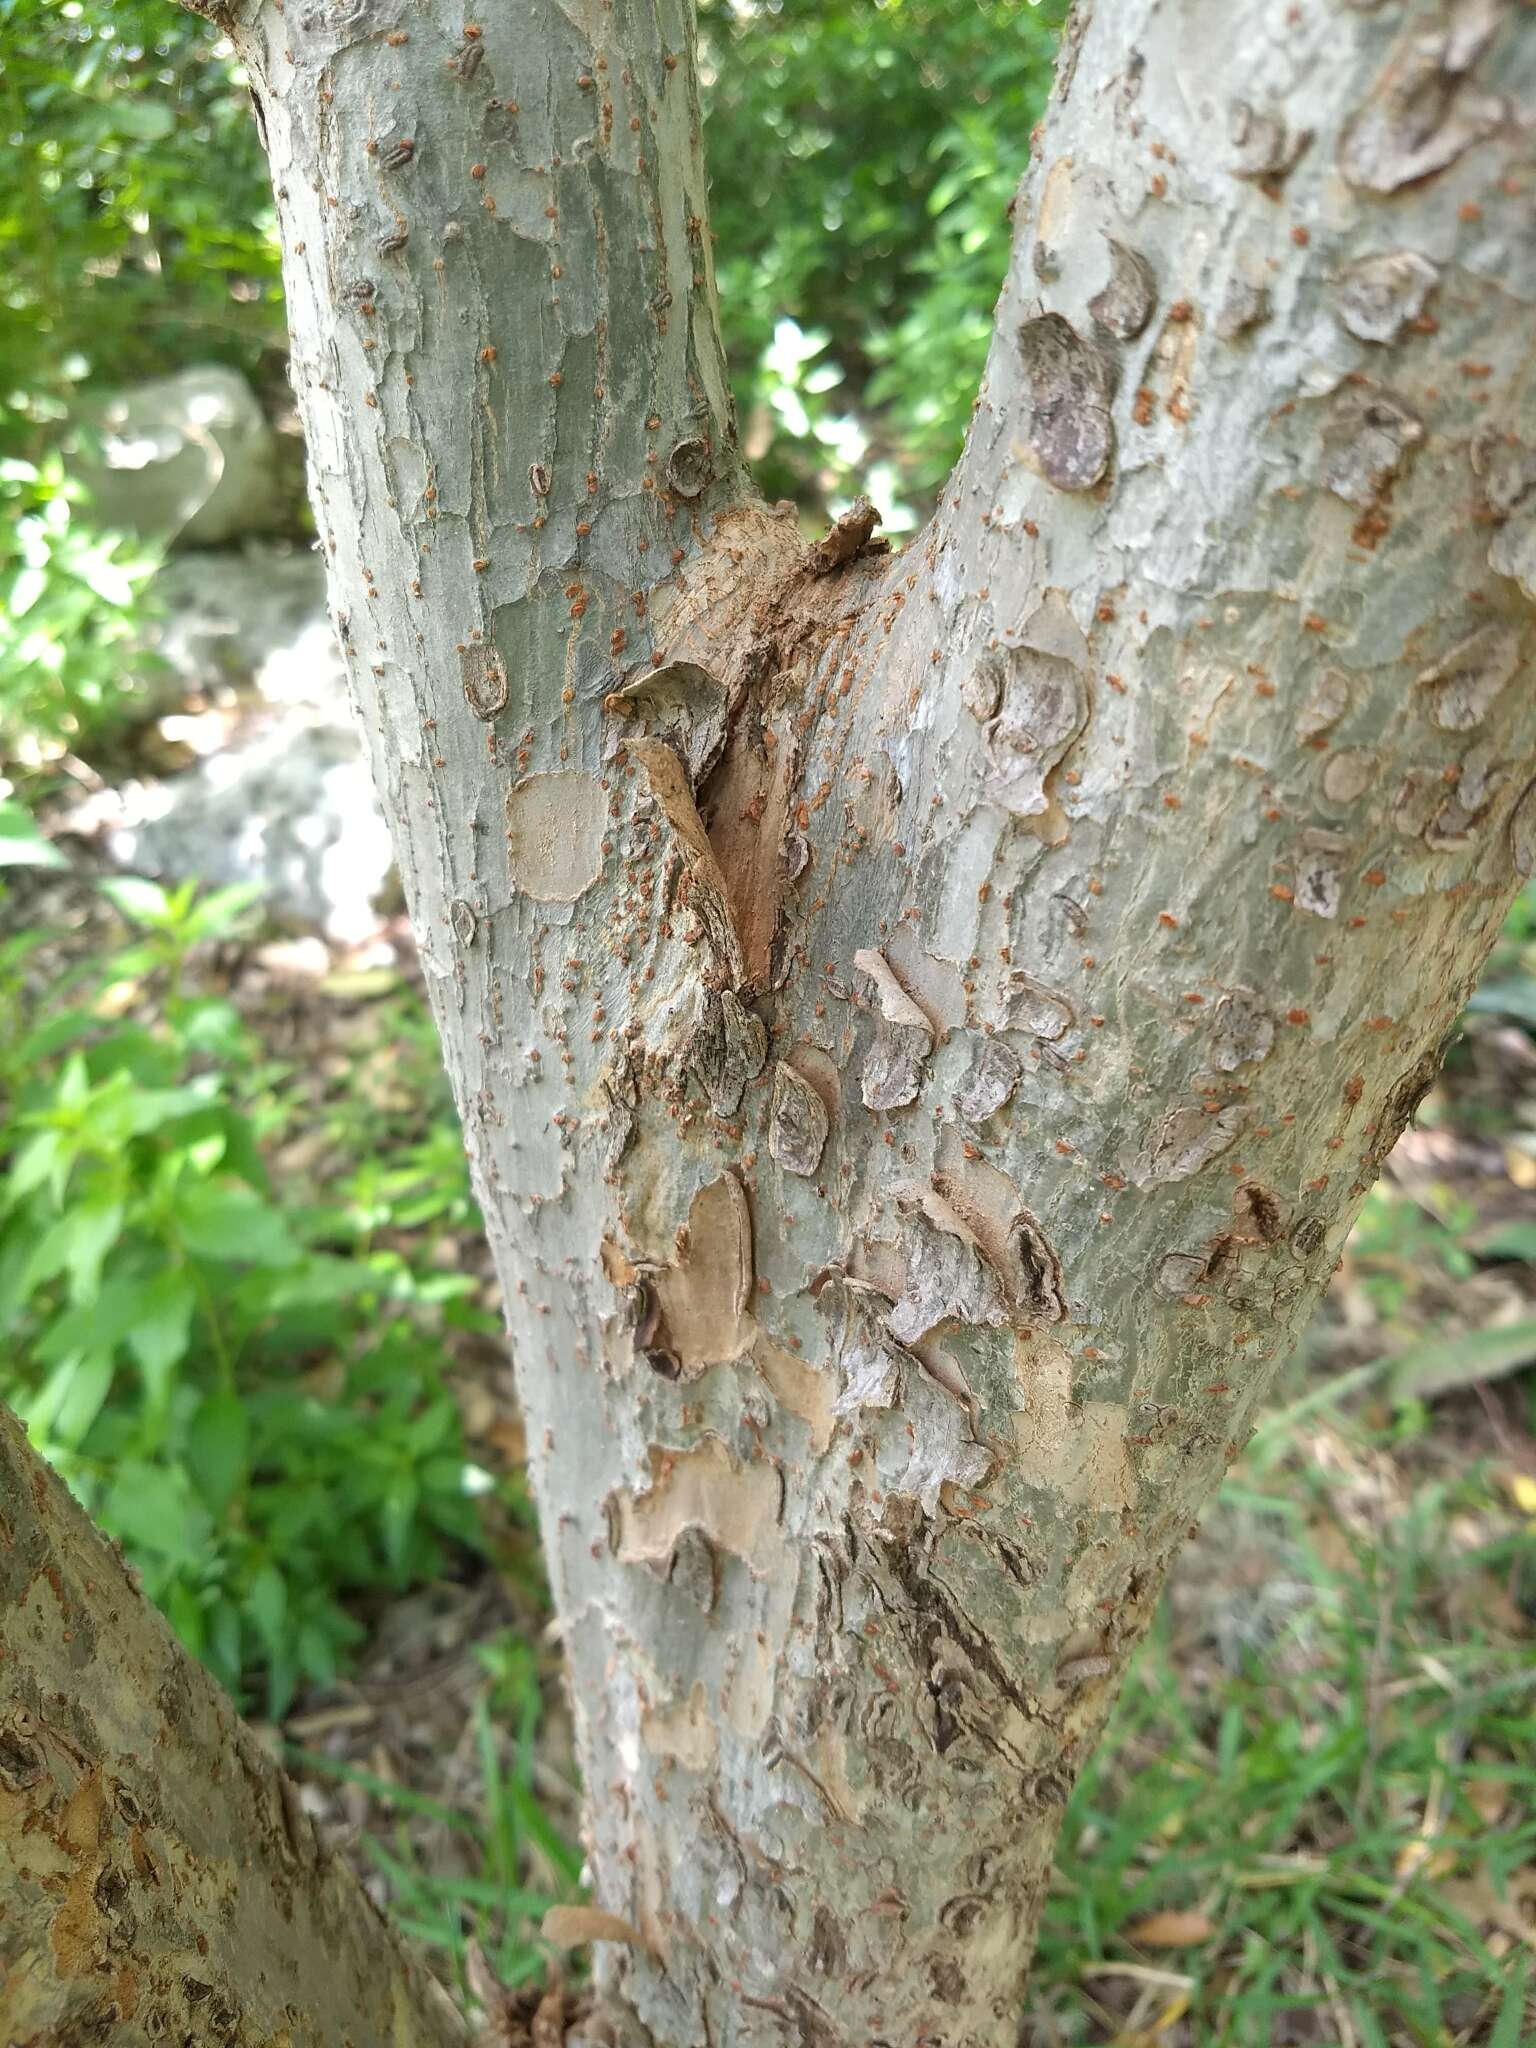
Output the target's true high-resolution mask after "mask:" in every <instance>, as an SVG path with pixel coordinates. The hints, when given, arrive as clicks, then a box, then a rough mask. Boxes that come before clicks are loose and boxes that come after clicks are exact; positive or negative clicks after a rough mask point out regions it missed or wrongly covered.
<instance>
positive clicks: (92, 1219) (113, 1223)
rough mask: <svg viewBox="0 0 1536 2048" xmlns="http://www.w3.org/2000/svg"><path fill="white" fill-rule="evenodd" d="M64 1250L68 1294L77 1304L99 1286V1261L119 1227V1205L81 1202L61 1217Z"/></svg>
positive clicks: (107, 1249)
mask: <svg viewBox="0 0 1536 2048" xmlns="http://www.w3.org/2000/svg"><path fill="white" fill-rule="evenodd" d="M61 1223H62V1225H63V1228H64V1232H65V1237H66V1241H67V1245H68V1250H67V1251H66V1254H65V1261H64V1263H65V1266H66V1268H67V1270H68V1273H69V1298H70V1300H71V1301H72V1302H73V1303H75V1304H76V1306H79V1305H80V1304H81V1303H83V1302H87V1301H89V1300H91V1299H92V1297H93V1296H94V1295H95V1294H96V1293H97V1292H98V1290H99V1288H100V1286H101V1262H102V1260H103V1259H104V1258H105V1257H106V1255H107V1253H108V1252H109V1251H110V1250H111V1248H112V1246H113V1245H114V1244H115V1243H116V1242H117V1238H118V1234H119V1232H120V1231H121V1230H122V1227H123V1205H122V1203H121V1202H118V1201H103V1200H101V1199H100V1198H97V1199H96V1200H94V1201H88V1202H82V1203H81V1204H80V1205H79V1206H78V1207H77V1208H73V1209H70V1210H68V1211H66V1213H65V1215H64V1216H63V1217H62V1218H61Z"/></svg>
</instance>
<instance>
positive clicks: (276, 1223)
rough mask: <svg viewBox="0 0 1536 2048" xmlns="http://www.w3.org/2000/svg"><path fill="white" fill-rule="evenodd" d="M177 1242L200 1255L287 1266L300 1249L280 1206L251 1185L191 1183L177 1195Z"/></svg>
mask: <svg viewBox="0 0 1536 2048" xmlns="http://www.w3.org/2000/svg"><path fill="white" fill-rule="evenodd" d="M176 1218H177V1223H178V1225H179V1227H180V1230H181V1236H182V1242H183V1243H184V1244H185V1245H186V1247H187V1250H188V1251H190V1252H193V1253H195V1254H196V1255H197V1256H198V1257H199V1258H204V1259H223V1260H227V1261H228V1262H229V1263H230V1264H231V1265H238V1266H291V1265H293V1264H294V1263H295V1262H296V1261H297V1260H298V1259H299V1258H300V1257H301V1256H302V1252H301V1249H300V1246H299V1244H298V1241H297V1240H296V1238H295V1237H294V1235H293V1232H292V1231H291V1230H290V1229H289V1228H288V1224H287V1221H286V1219H285V1218H284V1216H283V1215H282V1213H281V1211H280V1210H277V1209H274V1208H273V1207H272V1205H271V1204H270V1203H269V1202H264V1201H263V1200H262V1198H261V1196H260V1195H258V1194H257V1193H256V1192H255V1190H254V1189H253V1188H247V1187H207V1186H202V1185H198V1186H194V1187H191V1188H188V1189H184V1190H183V1191H182V1192H181V1193H179V1194H178V1196H177V1200H176Z"/></svg>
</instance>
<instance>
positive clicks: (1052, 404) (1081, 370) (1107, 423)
mask: <svg viewBox="0 0 1536 2048" xmlns="http://www.w3.org/2000/svg"><path fill="white" fill-rule="evenodd" d="M1019 355H1020V358H1021V360H1022V363H1023V367H1024V384H1025V403H1026V407H1027V417H1026V421H1025V430H1024V432H1025V438H1024V441H1023V443H1022V444H1016V445H1015V449H1014V452H1015V454H1016V455H1018V457H1019V458H1020V460H1021V461H1025V462H1028V463H1029V464H1030V466H1031V467H1032V468H1034V469H1037V470H1038V471H1039V472H1040V474H1041V475H1042V476H1043V477H1044V478H1045V479H1046V481H1047V483H1052V484H1054V485H1055V486H1056V488H1057V489H1058V490H1061V491H1087V490H1091V489H1092V488H1093V486H1094V485H1095V484H1096V483H1097V482H1098V481H1099V479H1100V478H1101V477H1102V476H1103V474H1104V472H1105V470H1106V469H1107V468H1108V467H1109V459H1110V456H1111V455H1112V453H1113V452H1114V445H1115V430H1114V424H1113V422H1112V420H1111V418H1110V411H1109V401H1110V391H1109V376H1108V373H1107V371H1106V370H1105V367H1104V362H1103V359H1102V357H1101V356H1100V355H1099V352H1098V350H1097V349H1096V348H1094V346H1093V345H1092V343H1091V342H1087V341H1084V340H1083V338H1082V336H1081V335H1080V334H1078V333H1077V331H1076V330H1075V329H1074V328H1073V327H1072V326H1071V325H1070V323H1069V322H1067V321H1066V320H1064V319H1063V318H1062V317H1061V315H1060V314H1059V313H1042V314H1040V316H1039V317H1038V318H1037V319H1034V320H1026V321H1025V322H1024V324H1023V326H1022V327H1020V329H1019Z"/></svg>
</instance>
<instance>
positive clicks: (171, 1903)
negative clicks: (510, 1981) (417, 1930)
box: [0, 1411, 468, 2048]
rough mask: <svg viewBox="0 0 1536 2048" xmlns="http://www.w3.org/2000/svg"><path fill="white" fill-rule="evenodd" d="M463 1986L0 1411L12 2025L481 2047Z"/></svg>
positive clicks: (5, 1883) (117, 2036)
mask: <svg viewBox="0 0 1536 2048" xmlns="http://www.w3.org/2000/svg"><path fill="white" fill-rule="evenodd" d="M467 2038H468V2036H467V2034H466V2032H465V2029H464V2027H463V2025H462V2024H461V2022H460V2021H459V2019H458V2017H457V2015H456V2014H455V2013H454V2011H453V2008H452V2007H451V2005H450V2004H449V2002H448V1998H447V1995H446V1994H445V1993H444V1992H443V1990H442V1988H441V1987H440V1986H439V1985H438V1984H436V1983H435V1982H434V1981H433V1980H432V1978H431V1977H429V1976H428V1975H427V1973H426V1972H425V1971H424V1970H423V1969H422V1968H421V1966H420V1965H419V1964H417V1963H415V1962H413V1961H412V1960H410V1958H408V1957H407V1956H406V1955H405V1954H404V1952H403V1951H402V1949H401V1947H400V1945H399V1941H398V1937H397V1936H396V1935H395V1933H394V1931H393V1930H392V1929H391V1928H390V1926H389V1924H388V1922H387V1921H386V1920H385V1919H384V1918H383V1916H382V1915H381V1914H380V1913H379V1911H378V1909H377V1908H376V1907H375V1906H374V1904H373V1903H372V1901H371V1900H370V1899H369V1898H368V1896H367V1894H366V1893H365V1892H364V1891H363V1889H362V1886H361V1885H360V1884H359V1883H358V1881H357V1879H356V1877H355V1876H354V1875H353V1874H352V1872H351V1871H350V1870H349V1869H348V1868H347V1867H346V1866H345V1865H344V1864H342V1863H340V1862H338V1861H337V1860H336V1859H335V1858H333V1857H332V1856H331V1855H330V1854H329V1853H328V1852H326V1851H324V1850H322V1849H321V1847H320V1845H319V1843H318V1842H317V1840H316V1838H315V1832H314V1828H313V1826H312V1824H311V1823H310V1821H309V1820H308V1819H307V1818H306V1817H305V1815H304V1814H303V1813H302V1812H301V1811H300V1809H299V1804H298V1799H297V1795H296V1794H295V1793H294V1791H293V1788H292V1786H291V1785H289V1783H288V1781H287V1780H286V1779H285V1778H284V1776H283V1774H282V1772H281V1771H280V1770H279V1769H278V1768H277V1766H276V1765H275V1764H274V1763H273V1762H272V1760H271V1758H270V1757H268V1756H267V1755H266V1753H265V1752H264V1751H263V1750H262V1749H261V1748H260V1746H259V1745H258V1743H257V1742H256V1739H255V1737H254V1736H253V1735H252V1734H251V1733H250V1731H249V1730H248V1729H247V1728H245V1727H244V1726H243V1725H242V1724H241V1722H240V1720H239V1717H238V1716H237V1715H236V1713H235V1711H234V1709H233V1707H231V1705H230V1704H229V1701H228V1700H227V1699H225V1697H224V1695H223V1694H222V1693H221V1692H220V1691H219V1689H218V1687H217V1686H216V1685H215V1684H214V1683H213V1681H212V1679H211V1678H209V1676H208V1674H207V1672H205V1671H204V1670H203V1668H202V1666H201V1665H199V1664H196V1663H194V1662H193V1660H192V1659H191V1658H190V1657H189V1656H188V1655H187V1654H186V1652H185V1651H184V1650H183V1649H182V1648H181V1647H180V1645H179V1644H178V1643H177V1642H176V1640H175V1638H174V1637H173V1636H172V1634H171V1632H170V1630H169V1629H168V1628H167V1627H166V1624H165V1622H164V1621H163V1620H162V1619H161V1617H160V1616H159V1615H158V1614H157V1613H156V1612H155V1610H154V1609H153V1608H152V1607H151V1606H150V1605H149V1603H148V1602H147V1601H146V1600H145V1599H144V1598H143V1596H142V1595H141V1594H140V1593H139V1592H138V1591H137V1590H136V1589H135V1587H134V1586H133V1584H132V1583H131V1581H130V1578H129V1575H128V1573H127V1571H126V1570H125V1568H124V1566H123V1563H122V1560H121V1559H120V1558H119V1557H118V1556H116V1555H115V1554H114V1552H113V1550H112V1549H111V1547H110V1546H109V1545H108V1543H107V1542H106V1540H105V1538H104V1537H102V1536H100V1535H98V1534H97V1532H96V1531H95V1530H94V1529H92V1527H91V1525H90V1523H89V1522H88V1521H87V1520H86V1517H85V1515H84V1514H83V1513H82V1512H81V1509H80V1507H79V1506H78V1504H77V1503H76V1502H75V1501H74V1500H73V1499H72V1498H71V1497H70V1495H69V1493H68V1492H67V1491H66V1490H65V1488H64V1486H63V1485H62V1484H61V1482H60V1481H59V1480H58V1478H57V1477H56V1476H55V1475H54V1474H53V1473H51V1472H50V1471H49V1470H48V1469H47V1467H46V1466H45V1465H43V1464H42V1463H41V1461H40V1460H39V1459H38V1457H37V1456H36V1454H35V1453H34V1452H33V1451H32V1450H31V1448H30V1447H29V1445H28V1444H27V1441H26V1438H25V1436H24V1435H23V1433H22V1431H21V1429H20V1427H19V1426H18V1424H17V1423H16V1422H15V1421H14V1420H13V1418H12V1417H10V1416H9V1415H6V1414H5V1413H4V1412H3V1411H0V2041H3V2042H5V2043H6V2044H7V2048H98V2044H99V2048H150V2044H152V2043H161V2044H163V2048H342V2044H344V2043H349V2044H351V2048H463V2044H464V2043H465V2042H466V2040H467Z"/></svg>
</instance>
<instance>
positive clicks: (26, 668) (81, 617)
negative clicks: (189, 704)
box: [0, 455, 159, 774]
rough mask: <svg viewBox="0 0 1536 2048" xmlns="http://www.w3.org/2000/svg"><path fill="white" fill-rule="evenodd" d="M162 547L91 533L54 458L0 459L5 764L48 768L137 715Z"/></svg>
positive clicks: (0, 729)
mask: <svg viewBox="0 0 1536 2048" xmlns="http://www.w3.org/2000/svg"><path fill="white" fill-rule="evenodd" d="M158 563H159V551H158V549H156V548H154V547H151V546H149V545H147V544H146V543H144V542H142V541H130V540H125V539H124V538H122V536H120V535H117V534H110V533H99V532H97V531H95V530H94V529H93V528H92V526H91V524H90V521H89V514H88V513H87V514H86V516H85V517H84V518H82V516H81V505H80V493H79V491H78V490H77V489H74V488H72V487H71V486H70V485H69V484H67V483H66V481H65V477H64V472H63V468H62V466H61V464H60V462H59V459H58V457H57V455H50V456H45V457H44V458H43V459H42V460H41V461H40V462H35V463H34V462H26V461H23V460H22V459H21V458H19V457H16V456H10V457H0V763H4V764H6V765H7V767H8V768H9V770H10V772H11V773H12V774H16V773H20V772H24V771H26V770H35V769H38V768H41V767H43V766H44V765H45V764H46V763H47V762H48V761H49V760H50V759H51V758H52V757H54V756H55V755H57V754H59V753H61V752H62V751H64V749H66V748H78V747H79V746H81V745H82V744H85V743H90V742H95V741H99V740H102V739H106V738H108V737H110V735H111V734H112V733H113V732H114V731H115V730H116V729H117V728H119V727H120V726H122V725H123V724H124V723H125V722H126V721H127V720H128V719H129V718H130V717H131V716H132V714H133V711H134V709H135V705H136V691H137V689H138V686H139V684H140V682H141V681H142V679H143V678H144V677H145V675H146V674H147V673H148V670H149V665H150V663H151V661H152V659H153V657H151V656H149V655H147V654H145V653H144V651H143V649H142V648H141V647H140V648H135V647H134V645H133V642H134V640H135V638H136V636H137V634H138V632H139V629H140V628H141V627H142V625H143V624H144V622H145V621H146V619H147V618H148V617H149V616H150V615H151V609H152V607H151V600H150V598H149V595H148V591H147V587H146V586H147V585H148V583H149V579H150V578H151V576H152V575H153V574H154V571H155V569H156V567H157V566H158Z"/></svg>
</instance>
